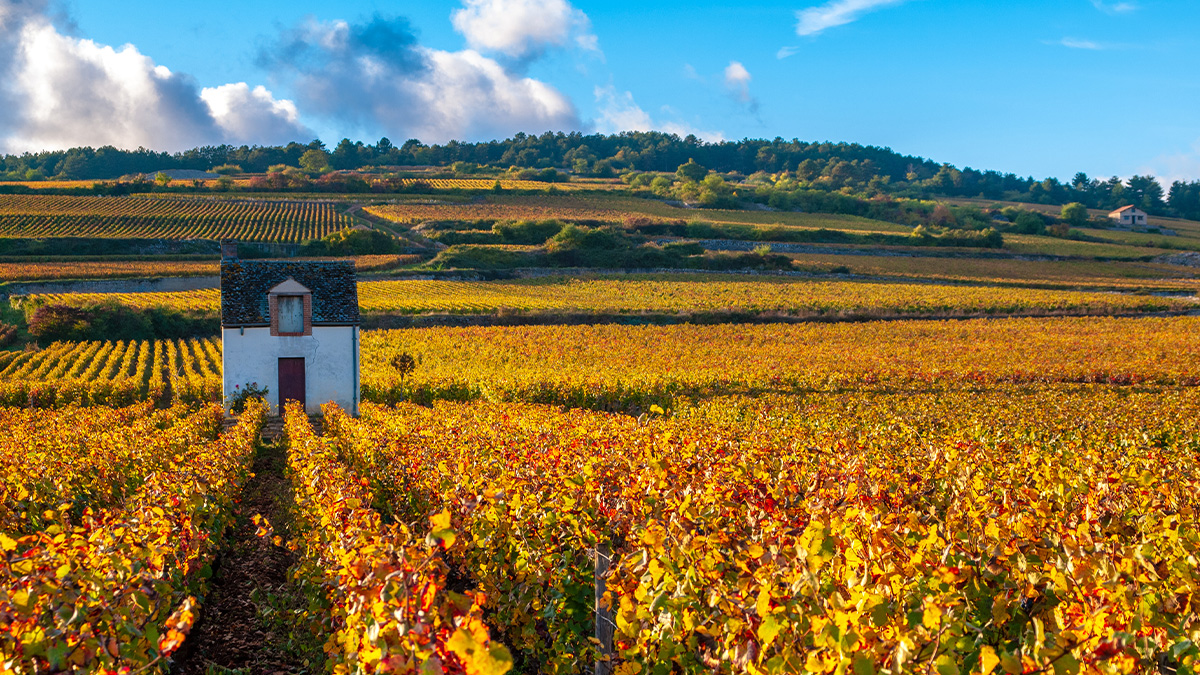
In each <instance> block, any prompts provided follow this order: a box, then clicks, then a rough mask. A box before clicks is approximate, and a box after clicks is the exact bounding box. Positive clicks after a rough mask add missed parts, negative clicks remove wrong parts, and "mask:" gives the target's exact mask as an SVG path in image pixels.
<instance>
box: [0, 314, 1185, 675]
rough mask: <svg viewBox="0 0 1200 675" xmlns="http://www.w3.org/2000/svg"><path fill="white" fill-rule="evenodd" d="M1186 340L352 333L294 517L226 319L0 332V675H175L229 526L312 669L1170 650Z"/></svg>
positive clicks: (296, 477)
mask: <svg viewBox="0 0 1200 675" xmlns="http://www.w3.org/2000/svg"><path fill="white" fill-rule="evenodd" d="M1198 330H1200V318H1195V317H1177V318H1038V319H1034V318H1026V319H996V320H964V321H904V322H869V323H838V324H792V325H789V324H767V325H729V324H724V325H711V326H695V325H677V326H618V325H582V326H526V327H472V328H432V329H406V330H393V331H367V332H365V333H364V334H363V339H362V351H363V366H362V372H363V378H364V381H363V395H364V399H365V400H366V401H368V402H367V403H365V404H364V406H363V414H362V416H361V418H359V419H352V418H350V417H348V416H346V415H345V414H344V413H342V412H341V411H339V410H337V409H335V408H333V407H327V409H326V417H325V420H324V423H323V424H322V425H321V427H320V428H319V429H318V430H314V428H313V427H312V426H311V424H310V420H309V419H308V418H307V417H306V416H304V415H303V414H302V412H301V411H300V410H299V409H298V408H294V409H292V410H290V411H289V412H288V414H287V417H286V420H285V438H284V441H282V445H281V446H280V448H281V449H280V452H281V453H282V455H281V463H282V465H283V466H284V467H286V468H285V469H281V473H280V474H279V480H281V481H283V483H284V484H285V485H286V486H287V490H288V491H287V495H288V496H287V499H288V500H290V501H289V502H288V503H290V504H293V506H289V507H287V508H288V509H290V510H289V511H288V513H293V514H294V519H292V520H291V521H290V522H288V523H284V522H283V521H279V522H272V521H269V520H267V519H264V518H262V517H261V516H260V515H258V514H256V513H254V512H253V511H245V510H244V509H243V507H242V506H240V505H241V504H243V503H245V499H246V495H245V494H244V491H245V490H248V489H250V488H248V487H247V486H248V485H250V483H248V480H251V479H250V473H251V467H252V466H255V467H257V466H258V465H257V464H255V462H256V459H255V457H256V456H257V455H259V454H260V453H263V452H269V451H270V448H271V447H275V446H270V445H263V444H261V443H258V442H257V439H258V435H259V429H260V427H261V425H262V424H263V415H264V413H265V412H266V411H265V410H263V409H262V408H260V407H257V406H255V405H254V404H251V405H250V406H249V408H248V409H247V411H246V412H245V413H243V414H242V416H241V417H240V421H239V422H236V423H233V422H228V423H226V425H224V430H222V424H221V422H220V421H221V417H222V415H221V410H220V409H219V408H218V407H217V406H215V405H212V404H211V403H205V402H204V401H206V400H216V399H217V398H218V397H219V394H218V392H219V387H220V378H219V372H220V365H219V364H220V361H221V358H220V347H219V344H218V343H217V342H216V341H213V340H208V341H199V340H197V341H158V342H138V343H119V342H91V343H80V344H67V343H56V344H54V345H52V346H51V347H49V348H47V349H44V350H42V351H40V352H5V353H3V356H2V357H0V392H3V394H2V396H3V403H4V404H5V405H8V406H10V407H7V408H0V424H3V425H4V426H5V428H6V430H7V433H6V434H5V436H4V438H0V672H4V673H6V672H11V673H51V672H80V673H97V674H98V673H112V672H121V671H120V669H121V668H128V669H129V670H128V671H127V672H134V671H138V670H142V671H143V672H152V671H155V670H156V669H157V672H162V673H166V672H168V669H169V668H174V667H176V666H173V665H171V664H172V662H173V661H176V660H180V661H182V662H183V663H184V664H188V663H192V662H193V661H194V659H193V657H191V656H189V655H188V654H187V650H186V646H187V645H188V641H189V640H195V639H198V638H197V631H200V632H204V631H212V630H216V629H215V628H214V627H213V626H212V625H211V622H210V624H208V625H207V626H206V625H205V624H204V623H203V622H198V621H197V620H198V618H199V617H203V616H205V612H206V611H210V608H209V607H208V606H209V605H210V604H211V603H213V602H218V601H219V599H218V598H216V596H214V595H213V593H212V592H211V590H210V584H211V583H212V579H213V577H212V574H213V569H214V556H216V555H217V552H218V551H219V550H221V551H225V553H223V554H222V555H225V556H235V557H236V556H237V555H241V553H239V552H240V551H243V550H244V549H243V548H239V547H242V546H244V544H239V545H238V546H239V547H234V548H229V547H228V544H227V543H226V542H227V540H228V537H229V536H231V535H230V532H231V528H232V527H234V523H235V522H242V521H245V520H248V519H251V516H253V522H254V524H256V525H257V528H258V531H259V533H260V534H261V537H262V540H263V541H265V542H267V543H265V544H264V545H265V546H268V547H274V548H276V549H279V550H286V551H287V552H288V554H289V555H291V556H293V557H294V558H293V559H294V565H293V566H292V568H291V570H290V572H289V573H288V574H289V576H288V577H287V580H288V582H287V583H288V584H289V587H291V588H292V589H293V590H291V591H289V592H291V593H294V594H296V596H297V599H296V601H295V602H294V604H293V605H292V606H293V607H294V609H290V610H288V611H289V612H290V613H289V614H288V618H287V619H286V623H287V624H288V625H289V626H291V627H292V628H291V630H293V631H294V632H295V633H296V634H300V635H308V636H311V639H313V640H315V643H314V644H315V645H316V646H315V647H314V648H315V649H316V650H317V651H318V652H319V653H320V656H319V657H306V658H320V659H324V661H325V666H324V668H320V667H319V666H318V667H315V668H313V670H317V671H320V670H326V671H329V672H335V673H378V672H398V673H414V674H415V673H424V672H428V671H429V667H430V665H429V664H435V665H436V666H437V667H438V668H440V672H445V673H464V674H471V675H474V674H476V673H494V674H497V675H502V674H503V673H506V672H514V673H591V672H593V670H594V667H595V664H596V663H597V662H600V663H604V664H606V666H607V668H609V669H610V671H611V672H613V673H617V674H620V675H633V674H642V673H655V672H661V673H670V672H679V673H695V674H697V675H699V674H700V673H712V672H718V673H729V674H738V675H740V674H742V673H746V674H750V675H759V674H762V673H837V672H845V673H897V674H898V673H926V672H929V673H968V672H970V673H987V674H989V675H990V674H992V673H1011V674H1014V675H1015V674H1017V673H1031V672H1052V671H1053V672H1055V673H1063V672H1065V673H1139V672H1140V673H1149V672H1178V673H1188V672H1195V670H1194V664H1195V662H1196V659H1197V658H1198V656H1200V653H1198V652H1197V648H1196V645H1197V644H1200V572H1198V571H1197V566H1196V564H1195V560H1196V559H1197V556H1200V534H1197V533H1198V532H1200V527H1198V526H1200V522H1197V513H1198V512H1200V511H1198V507H1200V503H1198V501H1200V469H1197V459H1198V453H1200V389H1197V386H1200V346H1198V345H1197V342H1196V340H1195V338H1194V336H1195V335H1196V333H1197V331H1198ZM147 398H150V399H153V401H149V400H147V401H146V402H142V403H139V402H137V401H139V400H143V399H147ZM72 404H82V406H83V407H80V406H78V405H72ZM109 406H116V407H109ZM120 406H125V407H120ZM268 470H269V469H263V471H268ZM257 471H259V469H258V468H255V469H254V472H257ZM147 542H150V544H149V545H147ZM233 564H234V561H233V560H231V559H230V558H228V557H227V558H226V559H225V561H224V562H223V563H222V567H225V566H228V565H233ZM218 576H219V575H218ZM281 583H282V582H281ZM271 592H272V593H277V592H281V591H279V590H278V589H275V590H272V591H271ZM251 602H252V603H253V604H254V606H258V607H260V608H268V607H274V605H266V604H263V603H264V602H266V601H265V600H263V599H262V598H257V597H256V598H255V599H252V600H251ZM260 611H265V610H260ZM271 611H276V610H271ZM597 621H599V622H600V623H601V625H602V626H608V627H609V628H610V629H611V630H610V631H609V632H610V633H611V640H609V639H608V637H607V635H605V634H603V632H600V633H598V632H597V630H596V628H597ZM209 639H211V638H209ZM206 644H207V643H206ZM189 659H193V660H192V661H189ZM318 663H319V661H318ZM176 665H178V664H176ZM191 667H192V666H188V668H191ZM1163 668H1167V669H1169V670H1167V671H1164V670H1162V669H1163ZM182 672H189V673H190V672H193V671H192V670H187V669H185V671H182ZM198 672H203V667H202V668H201V669H200V670H199V671H198ZM246 672H252V671H246Z"/></svg>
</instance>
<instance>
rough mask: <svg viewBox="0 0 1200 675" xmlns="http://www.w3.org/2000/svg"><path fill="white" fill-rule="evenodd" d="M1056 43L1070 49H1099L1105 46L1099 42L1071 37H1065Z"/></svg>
mask: <svg viewBox="0 0 1200 675" xmlns="http://www.w3.org/2000/svg"><path fill="white" fill-rule="evenodd" d="M1058 44H1060V45H1062V46H1064V47H1070V48H1071V49H1090V50H1093V51H1100V50H1102V49H1104V48H1105V47H1104V45H1102V44H1100V43H1099V42H1092V41H1091V40H1080V39H1078V38H1072V37H1065V38H1063V39H1062V40H1059V41H1058Z"/></svg>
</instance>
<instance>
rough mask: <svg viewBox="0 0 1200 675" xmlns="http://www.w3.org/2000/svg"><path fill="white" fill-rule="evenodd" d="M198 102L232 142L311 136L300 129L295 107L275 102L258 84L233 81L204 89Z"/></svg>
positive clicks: (274, 141) (268, 141)
mask: <svg viewBox="0 0 1200 675" xmlns="http://www.w3.org/2000/svg"><path fill="white" fill-rule="evenodd" d="M200 99H201V100H203V101H204V102H205V103H206V104H207V105H208V111H209V114H211V115H212V117H213V120H214V121H216V123H217V126H219V127H221V129H223V130H224V131H225V135H226V137H227V138H229V139H231V140H232V142H235V143H246V144H250V143H258V144H265V145H272V144H282V143H287V142H289V141H293V140H297V139H299V138H308V137H309V136H310V135H311V134H310V133H308V132H307V130H303V129H304V127H303V125H302V124H301V123H300V112H299V111H298V110H296V104H295V103H292V102H291V101H287V100H283V101H280V100H276V99H275V97H274V96H272V95H271V92H269V91H267V89H266V87H263V86H262V85H259V86H257V87H254V88H253V89H251V88H250V85H248V84H246V83H245V82H237V83H234V84H223V85H221V86H219V87H206V88H205V89H203V90H201V91H200ZM302 130H303V131H302Z"/></svg>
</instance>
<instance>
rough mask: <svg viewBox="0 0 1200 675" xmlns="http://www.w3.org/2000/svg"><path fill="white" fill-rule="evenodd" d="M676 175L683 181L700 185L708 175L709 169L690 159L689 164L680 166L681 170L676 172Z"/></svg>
mask: <svg viewBox="0 0 1200 675" xmlns="http://www.w3.org/2000/svg"><path fill="white" fill-rule="evenodd" d="M675 175H676V176H679V177H680V178H681V179H683V180H688V181H691V182H693V183H699V182H700V181H702V180H704V177H705V176H707V175H708V168H706V167H704V166H702V165H700V164H697V163H696V160H694V159H689V160H688V161H687V164H680V165H679V168H678V169H676V170H675Z"/></svg>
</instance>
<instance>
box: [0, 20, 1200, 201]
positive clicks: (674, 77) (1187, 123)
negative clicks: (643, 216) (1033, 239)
mask: <svg viewBox="0 0 1200 675" xmlns="http://www.w3.org/2000/svg"><path fill="white" fill-rule="evenodd" d="M46 1H48V0H0V18H2V17H3V16H4V11H5V9H4V8H5V7H6V6H7V7H9V8H10V9H9V11H10V12H11V11H13V10H12V8H13V7H16V8H17V10H16V11H17V12H20V11H22V10H21V8H22V7H23V6H24V8H25V9H26V10H28V9H29V8H30V7H33V8H34V10H37V11H40V13H41V14H42V15H44V16H45V17H46V20H47V21H50V22H51V23H52V24H53V26H54V30H55V31H57V33H58V36H57V37H56V38H54V39H51V38H49V37H47V38H45V40H44V41H43V43H39V44H41V45H42V46H41V48H39V49H38V50H26V53H37V54H42V55H43V57H42V60H43V61H46V62H50V63H54V64H60V65H59V66H57V67H55V68H42V69H41V70H42V71H46V72H40V71H39V72H33V74H29V73H28V72H26V74H25V77H24V78H16V79H17V81H19V82H25V90H24V91H25V94H24V95H25V96H26V97H27V100H28V101H31V102H30V103H29V104H28V105H27V106H26V108H28V109H29V110H31V112H29V113H28V114H26V115H25V117H24V118H20V119H21V120H22V121H21V122H20V123H18V122H10V124H9V125H8V128H7V129H6V128H5V127H4V124H3V121H2V120H0V149H6V150H10V151H12V150H17V149H30V148H31V147H33V144H37V143H40V144H41V145H43V146H44V145H54V144H56V143H57V144H63V143H67V142H68V141H70V142H77V141H80V140H89V137H88V135H87V133H86V132H83V131H79V130H77V129H74V128H70V129H67V128H65V127H63V126H62V125H61V124H57V123H52V122H49V121H47V120H48V119H49V117H50V111H51V108H53V106H50V105H48V104H44V103H42V104H41V105H42V108H43V109H41V110H40V111H39V110H38V109H37V104H36V103H35V102H36V101H38V100H39V99H37V97H35V96H32V95H31V94H30V93H29V92H32V91H36V90H38V88H37V86H36V85H37V83H38V81H39V80H38V78H39V77H41V78H44V79H45V80H46V81H45V82H43V83H42V84H43V88H42V89H41V90H42V91H45V90H54V89H56V88H57V89H61V88H63V87H65V86H67V85H65V84H64V83H72V84H71V85H70V86H72V87H74V86H76V85H74V83H75V82H77V81H78V80H76V79H69V78H68V79H64V77H65V76H63V75H62V73H63V72H64V71H66V70H70V69H71V68H76V69H79V68H82V67H83V66H81V65H79V64H85V65H88V66H89V67H96V64H115V63H117V62H119V61H121V62H122V63H123V61H122V59H118V58H117V56H115V55H114V54H115V53H119V54H123V55H124V56H125V57H127V58H125V59H124V61H128V60H131V59H132V57H133V56H134V55H137V56H139V57H140V59H141V62H143V66H142V67H143V70H145V68H153V67H154V66H158V67H165V68H167V69H169V70H170V75H171V77H170V78H169V79H166V80H164V79H163V78H164V77H165V76H164V75H163V74H162V73H161V72H158V74H157V75H155V74H153V72H154V71H151V73H152V74H151V75H150V76H145V74H144V73H143V72H142V71H137V69H136V68H133V70H130V68H128V67H126V66H125V65H122V66H120V67H116V66H110V65H104V67H103V68H102V70H103V71H104V72H105V73H106V75H105V76H104V77H108V78H110V79H111V81H110V82H109V83H108V86H107V90H110V91H111V90H117V89H120V90H121V91H123V92H126V93H127V100H125V99H123V102H122V103H120V104H114V108H113V110H112V115H113V116H118V115H120V114H121V112H122V111H129V110H133V111H135V112H132V113H130V112H125V116H126V117H129V116H130V115H133V116H137V115H139V114H143V113H142V112H139V111H147V112H145V113H144V114H146V115H150V114H151V112H153V111H154V110H155V105H158V104H156V103H155V102H154V101H161V100H164V99H170V100H171V101H172V104H171V107H170V110H171V114H172V115H177V116H180V117H181V118H187V119H194V120H195V121H194V124H193V127H187V126H186V125H177V128H176V129H161V130H159V131H153V132H149V131H145V129H152V130H153V129H155V128H157V127H155V125H154V121H153V120H152V119H150V120H147V121H145V122H144V123H141V124H136V125H133V124H131V125H129V126H128V128H124V127H121V125H120V124H119V123H115V122H114V123H111V124H105V123H104V119H103V114H102V113H103V111H102V110H100V111H97V109H98V108H103V107H104V104H98V106H97V105H93V106H88V111H89V112H88V115H90V116H91V117H90V120H89V121H90V124H88V125H85V126H88V127H90V128H92V129H94V130H95V131H94V132H93V133H95V134H97V138H96V139H95V143H100V142H114V143H115V144H118V145H129V144H131V143H134V142H135V141H146V143H145V144H148V145H149V144H153V145H154V146H156V147H161V149H171V150H174V149H179V148H178V147H166V146H174V145H181V144H182V145H184V146H186V145H187V144H188V143H191V142H193V141H208V140H210V138H211V139H215V140H217V141H230V142H238V141H241V142H254V141H255V140H259V142H264V143H266V142H279V141H280V140H281V139H282V137H284V136H287V135H288V134H291V135H297V134H303V133H308V134H310V136H319V137H320V138H322V139H323V140H324V141H325V142H326V143H328V144H330V145H332V144H334V143H336V142H337V140H338V139H340V138H342V137H343V136H349V137H351V138H353V139H356V140H364V141H368V142H373V141H374V140H376V139H378V138H379V136H381V135H387V136H388V137H390V138H391V139H392V140H393V141H394V142H397V143H399V142H402V141H403V140H404V139H406V138H409V137H414V136H415V137H418V138H422V140H426V141H444V140H446V138H449V137H457V138H464V139H467V140H480V139H486V138H492V137H495V136H505V135H509V134H511V133H512V132H515V131H518V130H525V131H528V132H539V131H544V130H545V129H546V128H553V129H555V130H558V129H564V130H570V129H581V130H584V131H591V130H601V131H616V130H620V129H625V128H657V129H663V130H667V131H676V132H679V133H689V132H694V133H697V134H698V135H701V136H702V137H705V138H726V139H739V138H743V137H767V138H773V137H775V136H782V137H784V138H789V139H790V138H793V137H795V138H800V139H802V140H811V141H822V140H830V141H852V142H860V143H869V144H875V145H885V146H890V147H892V148H893V149H895V150H898V151H901V152H905V153H912V154H918V155H923V156H926V157H930V158H933V159H935V160H938V161H946V162H950V163H953V164H955V165H958V166H960V167H961V166H972V167H975V168H980V169H997V170H1001V171H1012V172H1015V173H1018V174H1021V175H1035V176H1038V177H1042V176H1046V175H1055V176H1059V177H1061V178H1064V179H1069V178H1070V177H1071V175H1073V174H1074V173H1075V172H1076V171H1086V172H1087V173H1089V174H1091V175H1093V176H1110V175H1120V176H1128V175H1131V174H1133V173H1144V172H1152V173H1155V174H1156V175H1159V176H1161V177H1163V178H1165V179H1176V178H1186V179H1200V114H1197V111H1200V77H1198V76H1197V75H1196V72H1195V71H1196V69H1195V64H1197V63H1200V34H1198V31H1197V30H1196V29H1197V28H1200V2H1195V0H1135V1H1129V2H1125V1H1101V0H1055V1H1053V2H1035V1H1026V0H1014V1H1010V2H1003V3H1001V2H980V1H971V0H965V1H964V0H957V1H951V0H827V1H825V2H819V1H812V0H796V1H794V2H777V1H776V2H758V3H746V4H741V5H738V4H734V3H728V2H724V3H717V2H708V1H693V2H679V1H674V0H663V1H660V2H656V3H645V2H636V3H635V2H619V3H618V2H590V1H589V0H572V1H570V2H568V0H454V1H446V2H430V1H425V2H415V1H409V2H398V1H384V0H342V2H339V3H336V4H335V3H329V2H316V1H315V0H291V1H289V2H268V1H265V0H258V1H256V2H244V1H234V0H211V1H209V2H203V3H191V2H173V3H172V2H168V3H163V2H161V0H160V1H156V2H151V1H149V0H120V1H115V0H71V1H69V2H65V3H62V2H60V3H59V4H57V5H50V6H43V3H44V2H46ZM456 16H457V18H455V17H456ZM398 19H404V20H406V21H399V20H398ZM25 21H27V22H31V23H29V24H28V25H35V26H40V25H42V24H41V23H38V22H39V21H41V19H39V18H38V17H37V16H26V18H25ZM339 22H340V23H339ZM0 23H2V22H0ZM9 23H10V25H15V22H13V21H11V20H10V21H9ZM45 30H47V31H48V29H45ZM26 33H28V31H26ZM47 34H48V33H47ZM381 35H382V36H383V38H380V36H381ZM56 40H57V41H56ZM70 40H76V41H79V40H90V41H92V42H91V43H86V44H85V43H82V42H78V43H71V42H70ZM389 40H390V41H391V42H397V41H400V42H404V44H405V45H406V49H407V51H404V52H403V53H401V52H400V51H388V49H387V47H386V46H381V45H383V44H384V43H386V42H388V41H389ZM4 44H5V40H4V38H3V30H0V48H2V46H3V45H4ZM126 44H128V45H132V48H131V49H129V50H126V51H125V52H120V49H121V47H122V46H123V45H126ZM80 45H83V46H80ZM104 46H112V47H113V48H114V49H115V50H116V51H115V52H113V53H110V52H103V47H104ZM380 50H383V51H380ZM467 50H469V51H467ZM4 58H5V54H4V53H3V52H0V66H3V65H4V61H3V59H4ZM8 58H9V61H10V65H9V67H10V68H17V69H19V68H21V65H20V63H18V62H19V61H20V59H19V58H17V57H11V56H9V57H8ZM72 59H74V60H72ZM364 63H365V64H368V65H366V66H363V65H362V64H364ZM14 64H15V65H14ZM145 64H150V65H145ZM126 65H127V64H126ZM361 68H367V69H368V70H370V69H372V68H374V69H376V71H378V72H376V71H371V73H373V74H370V73H369V75H370V76H369V77H368V75H364V74H363V72H361V70H360V69H361ZM379 69H382V70H379ZM37 70H38V69H37V68H36V67H35V66H34V65H28V66H26V71H37ZM134 71H137V72H134ZM23 72H24V71H23ZM380 73H383V75H382V76H383V77H384V78H385V80H383V81H387V82H401V83H402V84H397V85H395V86H391V85H388V86H379V85H378V82H380V81H381V80H380V79H372V78H377V77H379V76H380ZM147 77H148V78H149V79H147ZM139 78H140V79H139ZM164 82H166V83H167V84H164ZM147 83H148V84H147ZM233 83H245V84H246V87H245V88H241V89H238V88H234V87H230V86H226V88H224V89H219V88H221V87H222V86H223V85H231V84H233ZM371 83H376V84H371ZM167 85H170V86H169V91H170V92H171V93H170V94H162V93H159V94H157V95H155V96H151V98H152V99H153V100H152V101H150V102H149V103H146V102H142V101H139V100H138V98H137V97H138V96H140V95H142V94H141V93H139V92H144V91H145V90H146V88H147V87H150V88H152V89H154V88H159V87H164V86H167ZM259 86H262V87H264V88H265V89H263V90H258V91H257V93H255V88H256V87H259ZM188 87H191V89H188ZM184 90H187V92H191V93H186V92H185V93H186V95H185V94H180V93H179V92H180V91H184ZM201 90H204V91H205V93H201V94H198V95H199V96H200V98H202V99H203V101H202V104H200V103H197V102H196V100H198V99H197V93H196V92H199V91H201ZM156 91H157V89H156ZM96 95H97V96H98V97H100V98H103V99H106V100H107V99H108V98H109V97H108V96H107V95H104V94H103V90H98V91H97V94H96ZM9 96H10V97H11V98H14V99H15V100H17V101H20V100H21V92H19V91H18V92H16V93H14V92H11V91H10V92H9ZM173 96H178V97H179V99H178V100H174V99H171V97H173ZM188 96H190V97H191V98H190V99H188V98H187V97H188ZM80 97H81V98H86V95H83V94H81V95H80ZM2 98H3V92H0V99H2ZM43 98H44V96H43ZM64 105H65V104H64ZM16 108H17V109H18V110H20V109H21V106H20V105H17V106H16ZM64 109H65V108H64ZM180 110H183V111H184V112H179V111H180ZM58 112H59V113H60V114H59V115H58V117H62V115H61V112H62V110H59V111H58ZM39 120H40V121H39ZM135 127H136V128H135ZM256 135H258V136H261V140H260V139H258V138H256ZM22 146H24V147H22Z"/></svg>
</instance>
